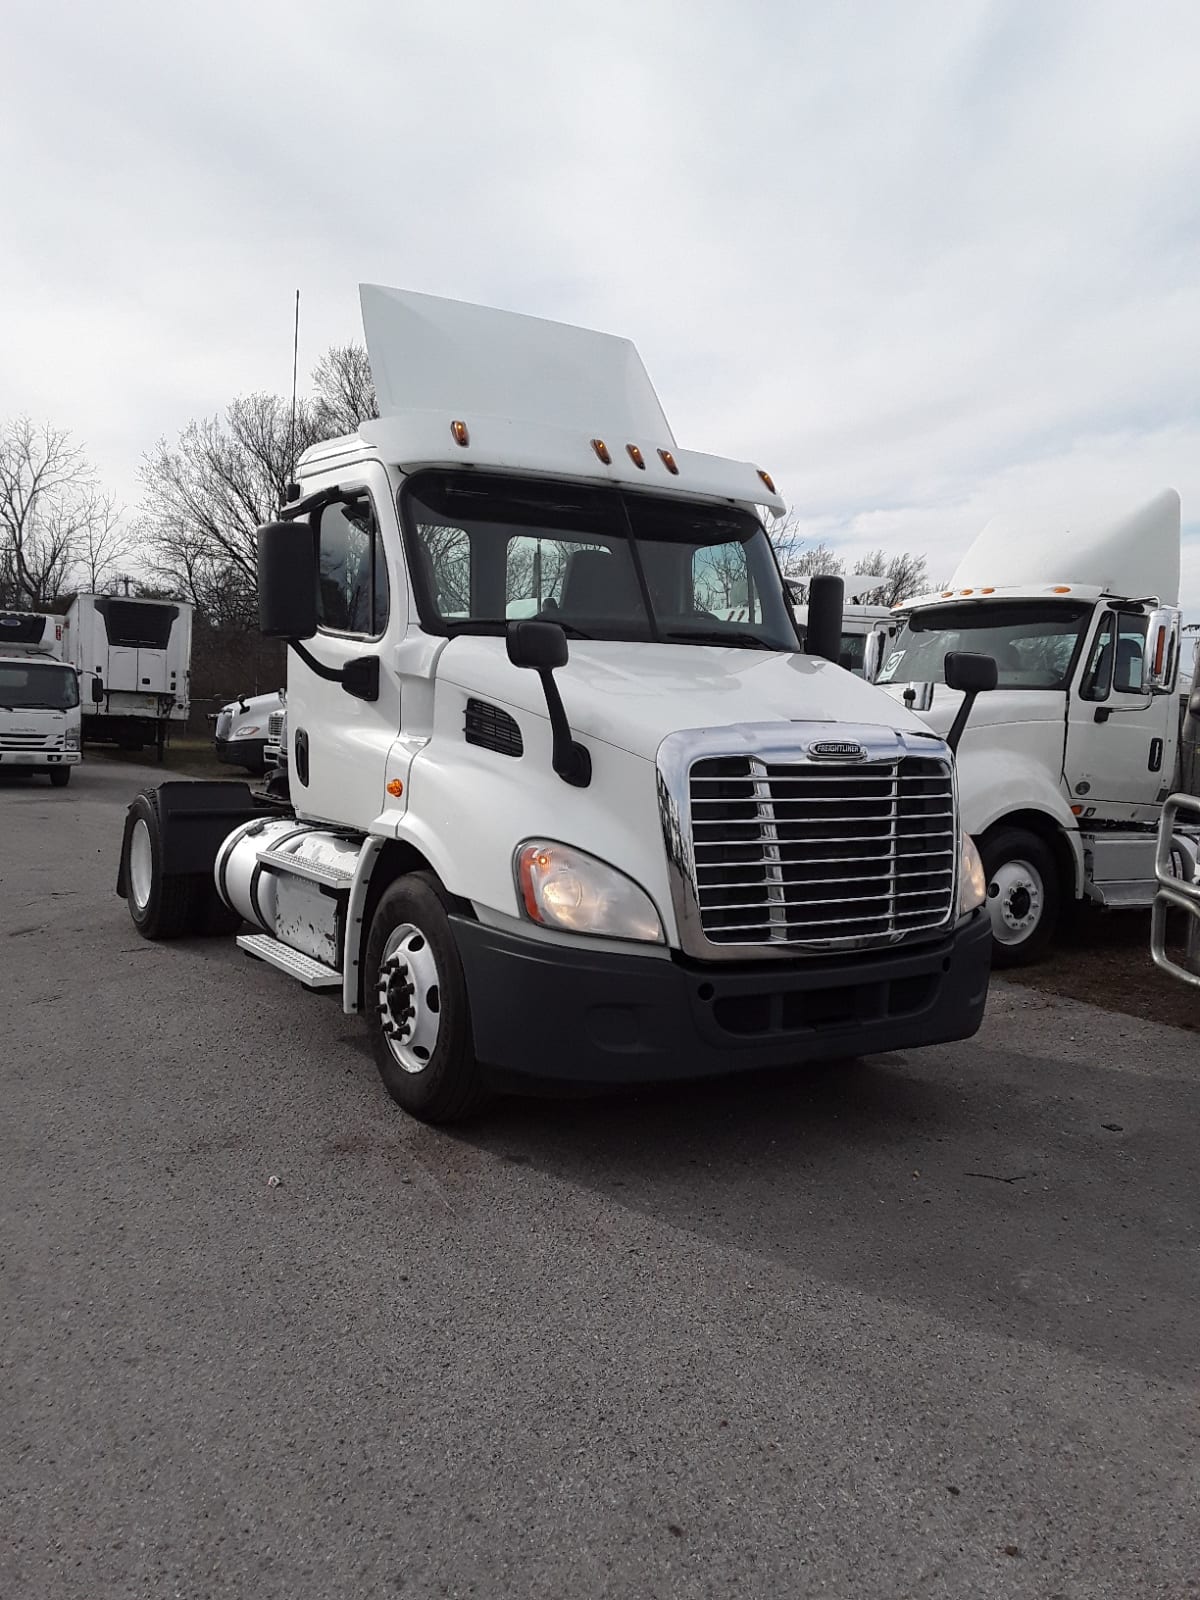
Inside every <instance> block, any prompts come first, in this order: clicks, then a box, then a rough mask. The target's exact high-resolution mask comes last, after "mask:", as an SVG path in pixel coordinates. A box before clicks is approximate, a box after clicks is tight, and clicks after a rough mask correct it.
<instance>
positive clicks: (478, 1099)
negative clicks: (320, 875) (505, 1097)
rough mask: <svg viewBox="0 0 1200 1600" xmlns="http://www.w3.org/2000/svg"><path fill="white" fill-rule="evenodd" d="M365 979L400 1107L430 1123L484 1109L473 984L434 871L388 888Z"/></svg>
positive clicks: (387, 1082) (389, 1084)
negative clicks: (473, 1022) (470, 986)
mask: <svg viewBox="0 0 1200 1600" xmlns="http://www.w3.org/2000/svg"><path fill="white" fill-rule="evenodd" d="M363 982H364V987H365V995H364V998H365V1002H366V1005H365V1010H366V1017H367V1027H368V1029H369V1031H370V1035H371V1048H372V1050H373V1052H374V1055H375V1062H376V1065H377V1066H378V1068H379V1075H380V1077H381V1078H382V1079H383V1083H384V1087H385V1088H386V1089H387V1092H388V1093H389V1094H390V1095H391V1097H392V1099H393V1100H394V1101H395V1102H396V1104H397V1105H398V1106H402V1107H403V1109H404V1110H405V1111H407V1112H408V1113H409V1115H410V1116H414V1117H419V1118H420V1119H421V1120H422V1121H423V1122H444V1123H448V1122H457V1121H460V1120H461V1119H462V1118H464V1117H466V1116H469V1115H470V1114H471V1112H473V1111H475V1110H476V1109H478V1107H479V1106H480V1105H481V1104H482V1103H483V1101H484V1099H485V1098H486V1087H485V1085H484V1082H483V1076H482V1073H481V1070H480V1067H479V1063H478V1062H477V1061H476V1059H475V1042H474V1038H473V1036H472V1033H471V1012H470V1003H469V1000H468V997H467V984H466V979H465V977H464V976H463V968H462V962H461V960H460V959H459V954H458V948H457V946H456V944H455V942H454V932H453V930H452V928H451V926H450V919H449V917H448V916H447V914H446V907H445V904H444V902H443V899H442V892H441V886H440V884H439V883H438V881H437V879H436V878H435V877H434V876H433V875H432V873H426V872H414V873H410V874H408V875H407V876H405V877H403V878H399V879H397V881H396V882H395V883H393V884H392V885H391V887H390V888H389V889H387V890H385V892H384V894H383V897H382V898H381V900H380V902H379V905H378V906H377V907H376V910H375V916H374V918H373V919H372V922H371V932H370V934H369V936H368V938H367V953H366V960H365V962H364V964H363Z"/></svg>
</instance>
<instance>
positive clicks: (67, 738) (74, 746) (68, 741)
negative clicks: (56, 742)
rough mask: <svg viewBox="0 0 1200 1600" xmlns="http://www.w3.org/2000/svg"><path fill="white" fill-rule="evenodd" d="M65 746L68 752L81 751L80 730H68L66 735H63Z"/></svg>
mask: <svg viewBox="0 0 1200 1600" xmlns="http://www.w3.org/2000/svg"><path fill="white" fill-rule="evenodd" d="M63 744H64V745H65V746H66V748H67V749H68V750H78V749H79V729H78V728H68V729H67V731H66V733H65V734H64V735H63Z"/></svg>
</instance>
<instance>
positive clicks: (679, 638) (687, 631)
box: [662, 628, 799, 654]
mask: <svg viewBox="0 0 1200 1600" xmlns="http://www.w3.org/2000/svg"><path fill="white" fill-rule="evenodd" d="M662 638H663V639H664V640H665V641H666V642H668V643H670V644H727V645H730V646H732V647H734V648H735V649H736V648H745V649H749V650H771V651H773V652H775V653H776V654H782V653H784V652H785V651H786V649H787V647H786V645H777V644H771V643H770V642H769V641H768V640H766V639H760V638H759V636H758V634H757V633H746V632H744V631H742V630H739V629H737V628H734V629H731V630H728V631H727V630H726V629H724V628H670V629H668V630H667V631H666V632H664V633H663V634H662ZM797 648H799V647H797Z"/></svg>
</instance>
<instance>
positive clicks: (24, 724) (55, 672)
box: [0, 611, 80, 789]
mask: <svg viewBox="0 0 1200 1600" xmlns="http://www.w3.org/2000/svg"><path fill="white" fill-rule="evenodd" d="M62 636H63V619H62V618H61V617H59V616H54V615H52V614H51V613H49V612H44V611H0V772H5V773H20V772H30V773H44V774H45V775H46V777H47V778H49V780H50V782H51V783H52V784H53V785H54V787H55V788H57V789H64V788H66V786H67V784H68V783H70V781H71V768H72V767H74V766H77V765H78V763H79V759H80V751H79V737H80V727H79V676H78V674H77V673H76V672H75V671H74V670H73V669H72V668H71V667H69V666H67V665H66V664H65V663H64V661H63V660H62Z"/></svg>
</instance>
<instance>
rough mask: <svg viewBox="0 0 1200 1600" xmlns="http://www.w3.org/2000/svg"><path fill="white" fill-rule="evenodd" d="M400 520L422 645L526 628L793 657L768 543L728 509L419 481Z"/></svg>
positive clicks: (406, 495) (612, 494)
mask: <svg viewBox="0 0 1200 1600" xmlns="http://www.w3.org/2000/svg"><path fill="white" fill-rule="evenodd" d="M400 511H401V519H402V522H403V525H404V531H405V538H406V540H407V543H408V550H409V560H410V565H411V567H412V569H413V571H414V572H415V574H416V587H417V599H418V604H419V607H420V611H421V619H422V622H423V623H424V625H425V626H426V627H427V628H428V629H429V630H430V631H431V632H434V633H457V632H468V633H497V634H499V633H503V631H504V629H505V627H506V626H507V623H508V622H509V621H510V620H512V619H514V618H528V617H533V618H537V619H538V620H540V621H545V622H557V623H559V624H561V626H562V627H563V628H565V630H566V632H567V634H568V635H569V636H570V637H571V638H576V639H635V640H654V641H658V642H661V643H664V644H726V645H731V646H735V647H739V648H744V649H760V650H795V649H797V648H798V640H797V637H796V629H795V625H794V623H793V621H792V617H791V613H790V611H789V610H788V608H787V606H786V604H785V601H784V596H783V587H782V584H781V581H780V578H779V571H778V568H777V567H776V565H775V557H774V555H773V554H772V551H771V547H770V545H769V543H768V541H767V536H766V534H765V533H764V532H763V529H762V526H761V524H760V523H759V522H758V521H757V520H756V519H755V518H754V517H752V516H750V515H748V514H747V513H745V512H742V511H737V510H735V509H734V508H732V507H720V506H705V505H694V504H689V503H687V502H682V501H672V500H666V499H658V498H655V497H654V496H652V495H637V494H627V493H625V492H624V491H622V490H618V489H580V488H579V487H577V486H575V485H560V484H551V483H538V482H533V481H530V480H522V479H516V478H498V477H484V476H482V475H480V476H476V475H475V474H474V473H470V474H467V473H433V472H429V473H422V474H420V475H418V476H416V477H414V478H413V479H412V480H411V481H410V482H409V483H408V484H406V486H405V487H404V489H402V491H401V495H400Z"/></svg>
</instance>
